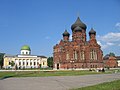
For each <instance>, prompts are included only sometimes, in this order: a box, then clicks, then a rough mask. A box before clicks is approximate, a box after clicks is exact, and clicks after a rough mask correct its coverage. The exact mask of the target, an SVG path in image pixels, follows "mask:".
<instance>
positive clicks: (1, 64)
mask: <svg viewBox="0 0 120 90" xmlns="http://www.w3.org/2000/svg"><path fill="white" fill-rule="evenodd" d="M3 57H4V53H0V69H1V68H2V66H3Z"/></svg>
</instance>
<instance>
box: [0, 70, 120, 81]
mask: <svg viewBox="0 0 120 90" xmlns="http://www.w3.org/2000/svg"><path fill="white" fill-rule="evenodd" d="M114 72H115V70H109V71H106V72H104V73H103V72H96V71H94V72H92V71H88V70H79V71H77V70H73V71H72V70H70V71H68V70H66V71H4V72H0V79H1V78H9V77H45V76H46V77H47V76H78V75H90V74H107V73H114ZM117 72H120V70H117Z"/></svg>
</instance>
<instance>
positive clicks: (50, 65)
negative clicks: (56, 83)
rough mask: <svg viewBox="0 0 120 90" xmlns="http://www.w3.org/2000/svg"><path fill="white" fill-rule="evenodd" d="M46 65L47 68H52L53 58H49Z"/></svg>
mask: <svg viewBox="0 0 120 90" xmlns="http://www.w3.org/2000/svg"><path fill="white" fill-rule="evenodd" d="M47 64H48V66H49V67H51V68H52V67H53V57H49V58H48V59H47Z"/></svg>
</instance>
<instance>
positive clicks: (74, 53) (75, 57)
mask: <svg viewBox="0 0 120 90" xmlns="http://www.w3.org/2000/svg"><path fill="white" fill-rule="evenodd" d="M73 58H74V59H76V60H77V51H75V50H74V52H73Z"/></svg>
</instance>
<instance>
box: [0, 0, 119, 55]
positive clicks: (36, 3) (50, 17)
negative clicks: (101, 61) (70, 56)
mask: <svg viewBox="0 0 120 90" xmlns="http://www.w3.org/2000/svg"><path fill="white" fill-rule="evenodd" d="M78 16H79V17H80V19H81V21H82V22H84V23H85V24H86V25H87V30H86V33H87V40H89V34H88V32H89V31H90V29H91V28H92V27H93V28H94V30H95V31H96V32H97V35H96V38H97V40H98V43H99V44H100V45H101V48H102V50H103V53H104V55H105V54H108V53H110V52H113V53H115V54H116V55H119V56H120V0H0V52H4V53H6V54H12V55H16V54H20V49H21V47H22V46H23V45H29V46H30V48H31V50H32V54H34V55H44V56H47V57H49V56H52V55H53V46H54V45H56V44H57V43H58V42H59V41H60V40H61V39H62V33H63V32H64V31H65V29H67V30H68V32H69V33H70V34H71V35H72V30H71V25H72V24H73V23H74V22H75V21H76V19H77V17H78Z"/></svg>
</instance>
